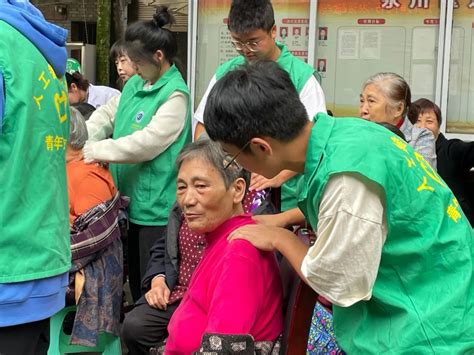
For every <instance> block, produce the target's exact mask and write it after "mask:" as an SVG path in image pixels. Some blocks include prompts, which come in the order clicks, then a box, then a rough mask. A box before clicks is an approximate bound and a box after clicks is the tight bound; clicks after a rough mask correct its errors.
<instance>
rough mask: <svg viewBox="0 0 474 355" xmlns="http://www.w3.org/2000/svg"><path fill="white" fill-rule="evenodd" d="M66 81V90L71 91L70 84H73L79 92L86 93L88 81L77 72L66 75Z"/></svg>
mask: <svg viewBox="0 0 474 355" xmlns="http://www.w3.org/2000/svg"><path fill="white" fill-rule="evenodd" d="M66 81H67V88H68V90H69V89H71V84H73V83H74V84H76V86H77V87H78V88H79V89H81V90H84V91H87V89H89V80H87V79H86V78H84V77H83V76H82V74H81V73H79V72H78V71H76V72H74V73H72V74H69V73H66Z"/></svg>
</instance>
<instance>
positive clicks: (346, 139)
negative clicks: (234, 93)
mask: <svg viewBox="0 0 474 355" xmlns="http://www.w3.org/2000/svg"><path fill="white" fill-rule="evenodd" d="M355 132H356V133H355ZM341 172H352V173H359V174H361V175H363V176H365V177H367V178H368V179H370V180H372V181H374V182H376V183H377V184H379V185H380V186H382V187H383V189H384V191H385V196H386V199H385V204H386V217H387V223H388V235H387V239H386V242H385V244H384V247H383V250H382V258H381V262H380V267H379V272H378V275H377V279H376V282H375V285H374V288H373V294H372V298H371V299H370V300H369V301H360V302H357V303H356V304H354V305H352V306H350V307H346V308H343V307H337V306H334V329H335V333H336V339H337V341H338V343H339V344H340V345H341V347H342V348H343V349H344V351H346V352H347V353H348V354H374V353H376V354H381V353H387V354H434V353H436V354H467V353H473V351H474V288H473V281H472V274H473V259H474V258H473V231H472V229H471V227H470V225H469V222H468V221H467V219H466V217H465V216H464V214H463V212H462V211H461V208H460V206H459V204H458V202H457V201H456V199H455V197H454V195H453V194H452V192H451V191H450V190H449V188H447V187H446V184H445V183H444V182H443V180H442V179H441V178H440V177H439V176H438V175H437V173H436V172H435V171H433V170H432V169H431V168H430V166H429V164H428V163H427V162H426V161H425V160H424V159H423V157H422V156H421V155H420V154H418V153H416V152H415V151H414V150H413V149H412V148H411V147H410V146H409V145H408V144H407V143H405V142H404V141H403V140H402V139H400V138H399V137H397V136H395V135H394V134H392V133H391V132H389V131H388V130H386V129H385V128H383V127H380V126H378V125H377V124H374V123H371V122H368V121H365V120H361V119H358V118H354V119H353V118H337V119H334V118H331V117H329V116H327V115H325V114H318V115H317V116H316V119H315V125H314V127H313V129H312V134H311V138H310V141H309V146H308V152H307V156H306V166H305V172H304V180H303V183H302V190H301V192H300V198H299V203H298V206H299V207H300V209H301V210H302V211H303V213H304V214H305V216H306V218H307V219H308V220H309V222H310V223H311V225H312V226H313V227H314V228H316V226H317V223H318V206H319V203H320V200H321V197H322V194H323V192H324V189H325V186H326V183H327V181H328V179H329V178H330V176H331V175H332V174H336V173H341ZM347 237H348V238H350V237H351V236H350V235H348V236H347Z"/></svg>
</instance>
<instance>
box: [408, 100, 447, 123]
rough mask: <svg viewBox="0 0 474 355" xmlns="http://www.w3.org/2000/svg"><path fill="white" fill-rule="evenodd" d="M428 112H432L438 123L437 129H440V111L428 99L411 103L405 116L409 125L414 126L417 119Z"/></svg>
mask: <svg viewBox="0 0 474 355" xmlns="http://www.w3.org/2000/svg"><path fill="white" fill-rule="evenodd" d="M428 111H433V112H434V114H435V116H436V120H437V121H438V127H440V126H441V122H442V118H441V110H440V108H439V106H438V105H436V104H435V103H434V102H433V101H430V100H428V99H418V100H416V101H415V102H413V103H412V104H411V106H410V109H409V110H408V115H407V116H408V119H409V120H410V122H411V123H413V124H416V122H417V121H418V117H419V116H420V115H422V114H424V113H425V112H428Z"/></svg>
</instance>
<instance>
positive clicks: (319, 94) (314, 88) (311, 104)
mask: <svg viewBox="0 0 474 355" xmlns="http://www.w3.org/2000/svg"><path fill="white" fill-rule="evenodd" d="M300 100H301V102H302V103H303V105H304V107H305V108H306V112H307V113H308V118H309V120H310V121H312V120H313V117H314V116H316V114H317V113H319V112H324V113H326V112H327V111H326V99H325V98H324V92H323V89H322V88H321V85H319V83H318V81H317V80H316V78H315V77H314V76H313V75H311V77H310V78H309V79H308V81H307V82H306V84H305V85H304V86H303V89H302V90H301V92H300Z"/></svg>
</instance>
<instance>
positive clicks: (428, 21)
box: [423, 18, 439, 25]
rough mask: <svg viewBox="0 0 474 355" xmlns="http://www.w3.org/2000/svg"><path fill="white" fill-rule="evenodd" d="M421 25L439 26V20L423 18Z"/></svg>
mask: <svg viewBox="0 0 474 355" xmlns="http://www.w3.org/2000/svg"><path fill="white" fill-rule="evenodd" d="M423 23H424V24H425V25H439V18H425V19H424V20H423Z"/></svg>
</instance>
